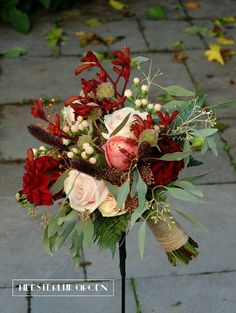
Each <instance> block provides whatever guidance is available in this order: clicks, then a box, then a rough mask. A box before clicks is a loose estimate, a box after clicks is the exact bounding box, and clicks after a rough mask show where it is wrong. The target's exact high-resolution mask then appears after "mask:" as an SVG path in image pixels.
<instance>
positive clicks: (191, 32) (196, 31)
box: [185, 26, 210, 36]
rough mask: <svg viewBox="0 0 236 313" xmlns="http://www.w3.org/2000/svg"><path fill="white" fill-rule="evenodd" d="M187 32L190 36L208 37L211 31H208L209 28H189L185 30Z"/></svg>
mask: <svg viewBox="0 0 236 313" xmlns="http://www.w3.org/2000/svg"><path fill="white" fill-rule="evenodd" d="M185 32H186V33H188V34H189V35H201V36H208V35H209V33H210V29H208V28H207V27H200V26H189V27H187V28H185Z"/></svg>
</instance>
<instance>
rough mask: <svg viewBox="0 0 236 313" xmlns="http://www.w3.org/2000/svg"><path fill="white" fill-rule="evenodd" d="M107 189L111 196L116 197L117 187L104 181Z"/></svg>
mask: <svg viewBox="0 0 236 313" xmlns="http://www.w3.org/2000/svg"><path fill="white" fill-rule="evenodd" d="M106 186H107V189H108V191H109V192H110V193H112V195H113V197H114V198H115V199H117V196H118V187H117V186H116V185H113V184H111V183H110V182H108V181H106Z"/></svg>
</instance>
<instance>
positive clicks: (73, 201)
mask: <svg viewBox="0 0 236 313" xmlns="http://www.w3.org/2000/svg"><path fill="white" fill-rule="evenodd" d="M64 191H65V193H66V195H67V197H68V199H69V201H70V206H71V208H72V209H74V210H77V211H79V212H84V211H85V210H88V211H89V212H90V213H92V212H93V211H94V210H96V209H97V208H98V207H99V206H100V205H101V204H102V202H104V201H105V200H106V199H107V196H108V190H107V187H106V184H105V182H104V181H103V180H97V179H95V178H93V177H91V176H89V175H86V174H84V173H80V172H78V171H77V170H71V171H70V172H69V176H68V177H67V178H66V179H65V181H64Z"/></svg>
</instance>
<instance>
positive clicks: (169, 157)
mask: <svg viewBox="0 0 236 313" xmlns="http://www.w3.org/2000/svg"><path fill="white" fill-rule="evenodd" d="M190 153H191V150H188V151H183V152H173V153H166V154H164V155H163V156H162V157H160V158H158V160H162V161H180V160H183V159H184V158H187V157H188V156H190Z"/></svg>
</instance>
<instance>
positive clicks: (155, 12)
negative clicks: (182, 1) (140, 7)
mask: <svg viewBox="0 0 236 313" xmlns="http://www.w3.org/2000/svg"><path fill="white" fill-rule="evenodd" d="M148 16H149V17H150V18H152V19H154V20H164V19H165V18H166V11H165V9H164V8H163V7H162V6H159V5H158V6H155V7H151V8H149V9H148Z"/></svg>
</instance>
